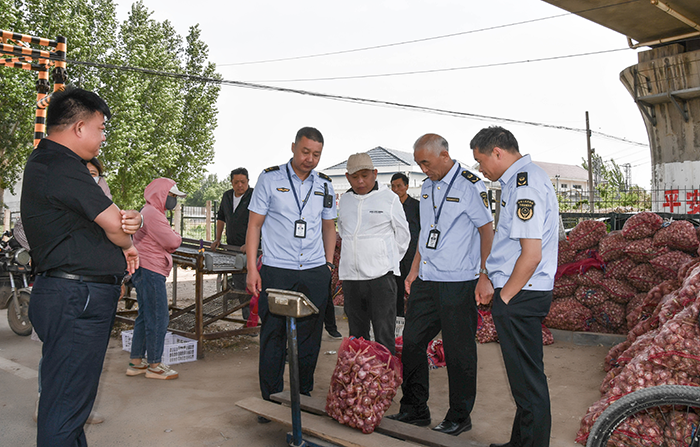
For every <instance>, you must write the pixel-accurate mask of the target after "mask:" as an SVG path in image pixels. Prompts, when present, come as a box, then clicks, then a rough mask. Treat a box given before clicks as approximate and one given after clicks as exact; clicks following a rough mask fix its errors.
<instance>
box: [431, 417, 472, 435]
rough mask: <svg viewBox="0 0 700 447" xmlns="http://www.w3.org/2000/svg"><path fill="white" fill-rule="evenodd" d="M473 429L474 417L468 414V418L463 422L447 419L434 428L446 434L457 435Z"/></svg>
mask: <svg viewBox="0 0 700 447" xmlns="http://www.w3.org/2000/svg"><path fill="white" fill-rule="evenodd" d="M471 429H472V419H471V418H470V417H469V416H467V418H466V419H465V420H463V421H461V422H453V421H448V420H447V419H445V420H444V421H442V422H440V423H439V424H438V425H436V426H435V427H433V430H435V431H439V432H441V433H445V434H446V435H452V436H457V435H458V434H460V433H462V432H465V431H467V430H471Z"/></svg>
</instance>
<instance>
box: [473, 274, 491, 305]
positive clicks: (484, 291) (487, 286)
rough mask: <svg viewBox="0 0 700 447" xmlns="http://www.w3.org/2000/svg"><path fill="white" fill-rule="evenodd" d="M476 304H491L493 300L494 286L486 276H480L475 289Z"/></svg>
mask: <svg viewBox="0 0 700 447" xmlns="http://www.w3.org/2000/svg"><path fill="white" fill-rule="evenodd" d="M474 296H475V298H476V304H484V305H486V304H489V303H490V302H491V300H492V299H493V284H491V280H490V279H489V277H488V276H486V275H479V280H478V281H477V283H476V288H475V289H474Z"/></svg>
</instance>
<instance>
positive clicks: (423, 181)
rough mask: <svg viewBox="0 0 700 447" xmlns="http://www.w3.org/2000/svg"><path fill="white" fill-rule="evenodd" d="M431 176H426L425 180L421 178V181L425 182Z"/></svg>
mask: <svg viewBox="0 0 700 447" xmlns="http://www.w3.org/2000/svg"><path fill="white" fill-rule="evenodd" d="M429 178H430V177H426V178H424V179H423V180H421V182H424V181H426V180H428V179H429Z"/></svg>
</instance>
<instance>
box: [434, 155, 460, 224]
mask: <svg viewBox="0 0 700 447" xmlns="http://www.w3.org/2000/svg"><path fill="white" fill-rule="evenodd" d="M461 170H462V167H461V166H460V165H459V163H457V170H456V171H455V174H454V175H453V176H452V180H450V184H449V185H448V186H447V191H445V195H444V196H443V197H442V202H441V203H440V208H438V210H437V211H435V183H433V194H432V198H433V214H435V228H437V224H438V219H440V213H442V205H444V204H445V202H446V199H447V195H448V194H449V193H450V189H452V185H453V184H454V182H455V179H456V178H457V175H458V174H459V171H461Z"/></svg>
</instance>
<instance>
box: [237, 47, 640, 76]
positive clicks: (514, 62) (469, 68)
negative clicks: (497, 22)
mask: <svg viewBox="0 0 700 447" xmlns="http://www.w3.org/2000/svg"><path fill="white" fill-rule="evenodd" d="M629 50H630V48H629V47H625V48H616V49H612V50H601V51H591V52H588V53H578V54H567V55H564V56H551V57H542V58H539V59H525V60H521V61H511V62H496V63H493V64H483V65H469V66H466V67H450V68H434V69H430V70H415V71H404V72H396V73H378V74H367V75H356V76H335V77H327V78H305V79H264V80H254V81H250V82H259V83H262V82H275V83H281V82H307V81H338V80H347V79H367V78H383V77H389V76H405V75H415V74H426V73H441V72H446V71H458V70H471V69H475V68H491V67H503V66H506V65H518V64H527V63H530V62H544V61H554V60H557V59H570V58H574V57H581V56H593V55H596V54H605V53H615V52H618V51H629Z"/></svg>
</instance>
